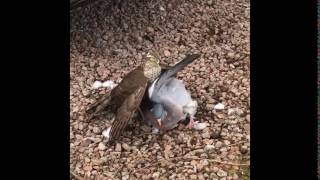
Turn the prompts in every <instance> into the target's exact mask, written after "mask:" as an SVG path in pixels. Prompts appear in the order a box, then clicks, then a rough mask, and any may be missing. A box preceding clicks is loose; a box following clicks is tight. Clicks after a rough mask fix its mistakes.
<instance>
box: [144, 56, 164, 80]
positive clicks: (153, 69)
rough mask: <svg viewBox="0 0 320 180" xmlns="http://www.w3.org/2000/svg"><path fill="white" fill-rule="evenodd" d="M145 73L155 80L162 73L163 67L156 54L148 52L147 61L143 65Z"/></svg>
mask: <svg viewBox="0 0 320 180" xmlns="http://www.w3.org/2000/svg"><path fill="white" fill-rule="evenodd" d="M143 71H144V75H145V76H146V77H147V78H148V79H149V80H150V81H153V80H155V79H156V78H157V77H158V76H159V75H160V73H161V67H160V65H159V59H158V58H156V57H155V56H154V55H152V54H150V53H148V54H147V61H146V63H145V64H144V67H143Z"/></svg>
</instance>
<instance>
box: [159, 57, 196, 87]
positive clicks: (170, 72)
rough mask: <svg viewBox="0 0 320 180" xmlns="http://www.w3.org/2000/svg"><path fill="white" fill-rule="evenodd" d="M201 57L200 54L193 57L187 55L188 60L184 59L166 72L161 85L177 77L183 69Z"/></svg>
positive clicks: (161, 78) (163, 74)
mask: <svg viewBox="0 0 320 180" xmlns="http://www.w3.org/2000/svg"><path fill="white" fill-rule="evenodd" d="M199 57H200V54H192V55H187V57H186V58H184V59H183V60H182V61H180V62H178V63H177V64H176V65H174V66H173V67H171V68H169V69H167V70H166V71H164V72H163V73H162V74H161V76H160V78H159V80H158V82H157V83H160V84H161V82H163V81H165V80H167V79H169V78H170V77H172V76H174V75H176V74H177V73H178V72H179V71H181V70H182V69H183V68H185V67H186V66H187V65H189V64H190V63H192V62H193V61H194V60H196V59H198V58H199Z"/></svg>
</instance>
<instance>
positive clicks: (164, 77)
mask: <svg viewBox="0 0 320 180" xmlns="http://www.w3.org/2000/svg"><path fill="white" fill-rule="evenodd" d="M198 57H200V55H197V54H194V55H189V56H187V57H186V58H185V59H183V60H182V61H180V62H179V63H177V64H176V65H175V66H173V67H172V68H170V69H168V70H166V71H164V72H163V73H162V74H161V75H160V77H159V78H158V79H156V80H155V81H154V82H153V83H152V84H151V85H150V87H149V88H148V97H149V98H150V100H151V101H152V102H153V105H152V107H151V108H150V109H149V110H150V112H147V113H146V121H147V123H149V124H152V125H153V126H155V127H156V128H160V129H161V130H163V131H166V130H170V129H173V128H175V127H176V126H177V125H178V123H179V122H180V121H181V120H184V119H186V117H187V116H188V115H189V116H190V120H191V121H190V123H191V124H192V122H193V117H194V115H195V113H196V109H197V102H196V101H193V100H192V99H191V96H190V93H189V92H188V91H187V90H186V88H185V85H184V84H183V82H182V81H180V80H178V79H176V78H174V77H173V76H175V75H176V74H177V72H178V71H180V70H182V69H183V68H184V67H185V66H187V65H188V64H190V63H191V62H193V61H194V60H195V59H197V58H198ZM154 119H157V121H155V120H154ZM157 123H158V124H157Z"/></svg>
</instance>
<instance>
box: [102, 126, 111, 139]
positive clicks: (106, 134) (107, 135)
mask: <svg viewBox="0 0 320 180" xmlns="http://www.w3.org/2000/svg"><path fill="white" fill-rule="evenodd" d="M110 130H111V127H108V128H107V129H105V130H104V131H103V132H102V135H103V136H104V137H105V138H107V139H109V137H110Z"/></svg>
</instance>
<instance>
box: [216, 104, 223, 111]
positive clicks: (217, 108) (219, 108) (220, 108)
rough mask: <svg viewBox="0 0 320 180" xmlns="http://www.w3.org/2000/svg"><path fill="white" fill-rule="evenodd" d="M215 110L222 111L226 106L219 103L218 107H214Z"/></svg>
mask: <svg viewBox="0 0 320 180" xmlns="http://www.w3.org/2000/svg"><path fill="white" fill-rule="evenodd" d="M214 109H216V110H222V109H224V105H223V104H222V103H219V104H217V105H215V106H214Z"/></svg>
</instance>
